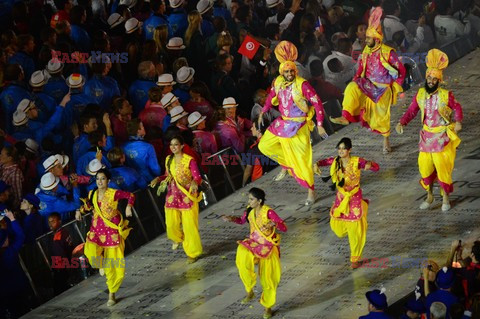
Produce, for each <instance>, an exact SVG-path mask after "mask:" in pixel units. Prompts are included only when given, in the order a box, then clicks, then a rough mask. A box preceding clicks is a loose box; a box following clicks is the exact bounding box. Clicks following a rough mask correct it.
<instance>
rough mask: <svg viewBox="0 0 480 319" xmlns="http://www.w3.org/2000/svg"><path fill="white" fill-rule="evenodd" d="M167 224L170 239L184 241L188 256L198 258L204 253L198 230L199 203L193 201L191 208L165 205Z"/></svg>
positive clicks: (183, 244) (177, 241)
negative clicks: (176, 207)
mask: <svg viewBox="0 0 480 319" xmlns="http://www.w3.org/2000/svg"><path fill="white" fill-rule="evenodd" d="M165 224H166V226H167V237H168V239H170V240H172V241H174V242H176V243H182V246H183V250H184V251H185V254H186V255H187V256H188V257H190V258H196V257H198V256H200V255H201V254H202V252H203V248H202V242H201V240H200V233H199V232H198V203H193V206H192V208H190V209H175V208H167V207H165Z"/></svg>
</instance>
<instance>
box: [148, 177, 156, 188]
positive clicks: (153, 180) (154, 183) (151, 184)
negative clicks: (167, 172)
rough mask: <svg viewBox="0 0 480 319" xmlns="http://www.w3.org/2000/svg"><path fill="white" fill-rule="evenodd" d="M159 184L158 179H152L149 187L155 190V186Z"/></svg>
mask: <svg viewBox="0 0 480 319" xmlns="http://www.w3.org/2000/svg"><path fill="white" fill-rule="evenodd" d="M157 183H158V177H155V178H154V179H152V181H151V182H150V184H148V186H150V187H151V188H154V187H155V185H157Z"/></svg>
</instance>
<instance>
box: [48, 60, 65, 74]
mask: <svg viewBox="0 0 480 319" xmlns="http://www.w3.org/2000/svg"><path fill="white" fill-rule="evenodd" d="M46 70H47V72H48V73H49V74H51V75H53V74H57V73H60V72H62V71H63V63H62V62H60V61H58V59H51V60H50V61H48V64H47V68H46Z"/></svg>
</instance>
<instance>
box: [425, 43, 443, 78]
mask: <svg viewBox="0 0 480 319" xmlns="http://www.w3.org/2000/svg"><path fill="white" fill-rule="evenodd" d="M426 64H427V76H429V75H430V76H431V77H434V78H437V79H439V80H440V81H442V79H443V70H444V69H446V68H447V66H448V56H447V55H446V54H445V53H444V52H442V51H440V50H438V49H432V50H430V51H428V53H427V60H426Z"/></svg>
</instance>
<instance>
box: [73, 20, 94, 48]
mask: <svg viewBox="0 0 480 319" xmlns="http://www.w3.org/2000/svg"><path fill="white" fill-rule="evenodd" d="M71 29H72V32H71V33H70V37H71V38H72V40H73V42H74V43H75V46H76V47H77V49H78V50H79V51H80V52H88V51H89V50H90V47H91V44H92V41H91V40H90V36H89V35H88V33H87V31H85V29H83V28H82V27H81V26H79V25H76V24H72V25H71Z"/></svg>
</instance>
